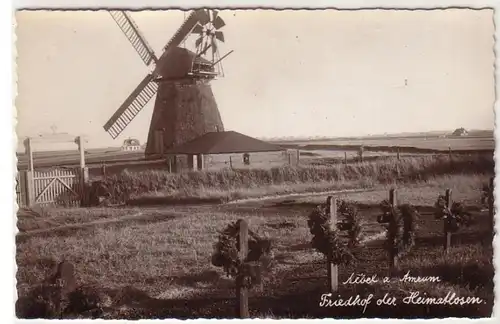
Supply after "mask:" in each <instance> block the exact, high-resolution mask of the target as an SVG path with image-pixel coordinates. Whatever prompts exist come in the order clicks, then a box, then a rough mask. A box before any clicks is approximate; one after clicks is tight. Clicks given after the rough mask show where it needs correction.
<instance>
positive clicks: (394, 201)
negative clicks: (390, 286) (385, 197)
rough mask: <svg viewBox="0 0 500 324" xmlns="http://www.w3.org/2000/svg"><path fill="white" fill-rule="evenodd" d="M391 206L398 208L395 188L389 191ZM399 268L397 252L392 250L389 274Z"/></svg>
mask: <svg viewBox="0 0 500 324" xmlns="http://www.w3.org/2000/svg"><path fill="white" fill-rule="evenodd" d="M389 204H390V205H391V207H392V208H393V209H395V208H397V205H398V197H397V192H396V189H395V188H392V189H391V190H389ZM397 268H398V258H397V255H396V251H394V250H393V249H392V248H391V250H390V252H389V272H390V273H391V275H392V274H393V273H394V271H395V269H397Z"/></svg>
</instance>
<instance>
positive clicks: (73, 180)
mask: <svg viewBox="0 0 500 324" xmlns="http://www.w3.org/2000/svg"><path fill="white" fill-rule="evenodd" d="M74 142H75V143H76V144H77V145H78V149H79V151H80V167H77V168H64V167H51V168H49V169H44V170H39V169H38V170H35V167H34V163H33V149H32V140H31V139H30V138H28V139H26V140H25V142H24V146H25V150H26V155H27V156H28V169H27V170H22V171H19V172H18V173H17V175H16V196H17V197H16V202H17V205H18V206H19V207H31V206H33V205H63V206H79V205H81V204H82V203H83V204H84V203H85V197H86V195H85V186H86V184H87V183H88V168H87V167H86V166H85V147H84V139H83V138H82V137H81V136H80V137H77V138H76V139H75V141H74Z"/></svg>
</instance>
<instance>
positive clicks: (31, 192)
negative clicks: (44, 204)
mask: <svg viewBox="0 0 500 324" xmlns="http://www.w3.org/2000/svg"><path fill="white" fill-rule="evenodd" d="M24 149H25V153H26V155H28V171H26V179H25V181H26V182H25V183H24V184H23V185H24V188H25V190H26V205H27V206H28V207H31V206H33V205H34V204H35V202H36V197H35V179H34V172H35V166H34V161H33V148H32V147H31V138H29V137H28V138H26V140H25V141H24Z"/></svg>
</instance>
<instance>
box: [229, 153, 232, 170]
mask: <svg viewBox="0 0 500 324" xmlns="http://www.w3.org/2000/svg"><path fill="white" fill-rule="evenodd" d="M229 167H230V168H231V170H232V169H233V159H232V157H231V155H230V156H229Z"/></svg>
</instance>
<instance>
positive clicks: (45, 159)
mask: <svg viewBox="0 0 500 324" xmlns="http://www.w3.org/2000/svg"><path fill="white" fill-rule="evenodd" d="M272 142H273V143H276V144H278V145H281V146H283V148H291V149H300V150H301V151H302V152H301V158H302V159H304V162H305V163H309V162H310V160H311V159H310V158H311V157H314V158H318V157H320V158H324V159H325V160H324V161H323V162H320V163H324V162H327V163H328V162H332V159H333V160H335V161H336V160H337V159H343V158H344V153H347V155H348V159H352V158H354V157H356V156H357V150H358V148H359V146H360V145H363V146H364V147H365V156H366V157H368V158H370V157H371V158H373V157H378V156H395V155H396V150H397V149H398V148H399V150H400V153H401V154H402V155H408V154H410V155H415V154H425V153H427V154H430V153H434V154H436V153H441V152H448V149H449V148H451V149H452V150H453V151H455V152H457V153H458V152H461V153H463V152H464V151H465V152H477V151H493V150H494V148H495V143H494V137H493V133H492V132H489V131H480V132H472V133H471V134H469V136H463V137H450V136H445V133H443V134H427V135H425V134H422V135H418V136H417V135H412V136H387V137H374V136H372V137H363V138H345V139H343V138H340V139H318V140H313V139H309V140H276V141H272ZM86 152H87V153H86V164H87V165H88V166H89V167H90V168H91V169H99V168H100V166H101V164H103V163H106V164H107V165H108V169H109V172H111V173H118V172H120V171H121V170H123V169H125V168H128V169H129V170H136V169H144V167H143V166H142V163H139V162H144V151H137V152H125V151H121V150H120V148H100V149H87V150H86ZM33 155H34V164H35V167H50V166H54V165H64V166H78V165H79V159H80V155H79V152H78V151H77V150H73V151H55V152H34V154H33ZM17 158H18V168H19V169H20V170H22V169H26V168H27V163H28V161H27V156H26V154H24V153H17ZM150 164H151V165H149V166H147V167H149V168H159V166H158V165H155V164H158V161H157V162H156V163H155V162H154V161H152V162H151V163H150ZM163 167H165V166H163ZM113 169H116V170H113ZM99 172H100V171H99V170H95V171H94V172H92V170H91V173H92V174H94V175H98V174H99Z"/></svg>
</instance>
